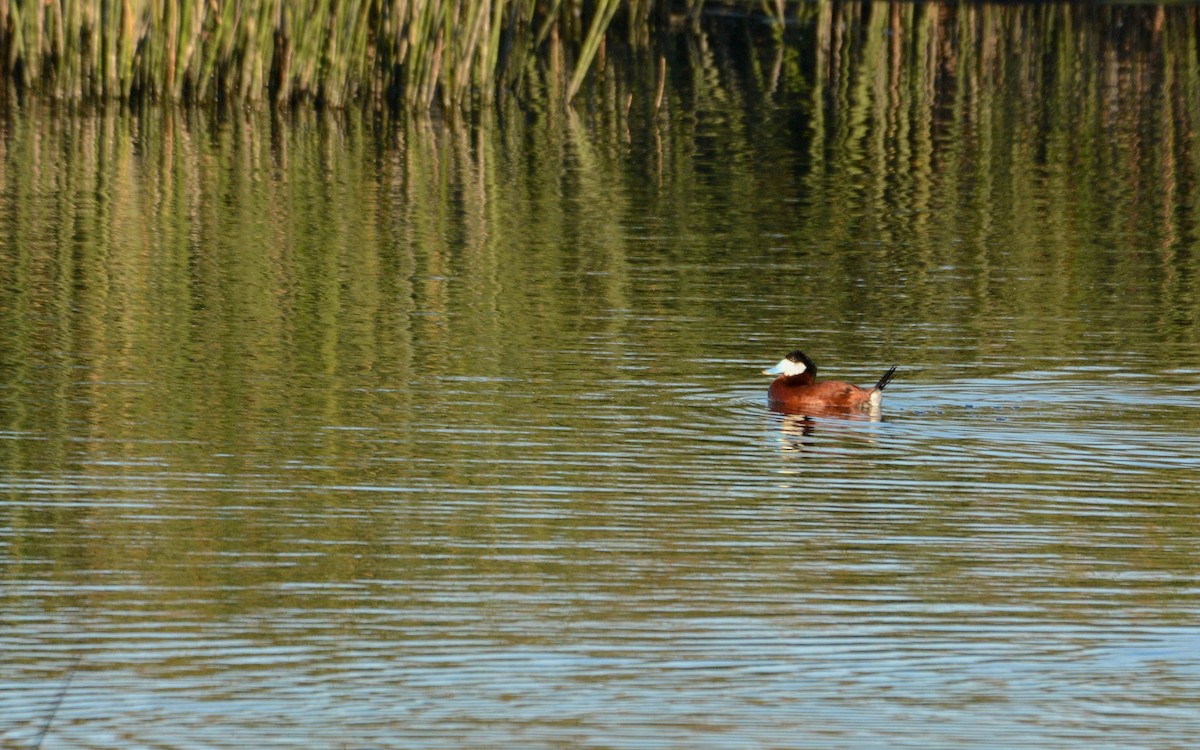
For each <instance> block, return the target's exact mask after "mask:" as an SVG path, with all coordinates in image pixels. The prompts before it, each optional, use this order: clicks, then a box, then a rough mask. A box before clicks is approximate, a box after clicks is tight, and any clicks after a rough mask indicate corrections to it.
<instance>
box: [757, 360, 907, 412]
mask: <svg viewBox="0 0 1200 750" xmlns="http://www.w3.org/2000/svg"><path fill="white" fill-rule="evenodd" d="M895 374H896V366H895V365H893V366H892V369H890V370H888V371H887V372H885V373H884V374H883V377H882V378H880V379H879V382H878V383H876V384H875V387H874V388H860V387H858V386H857V385H851V384H850V383H843V382H841V381H840V380H826V381H824V382H821V383H818V382H816V381H817V366H816V365H815V364H813V361H812V360H811V359H809V358H808V355H807V354H805V353H804V352H802V351H800V350H799V349H797V350H795V351H794V352H792V353H791V354H788V355H787V356H786V357H784V358H783V359H781V360H780V361H779V364H777V365H775V366H774V367H772V368H771V369H769V370H763V375H776V376H778V377H776V378H775V380H774V381H772V383H771V388H770V389H769V390H768V391H767V401H768V402H769V403H770V405H771V408H772V409H775V410H776V411H784V412H805V413H812V412H814V411H815V412H838V411H841V412H847V411H852V410H868V409H870V410H876V409H878V408H879V404H880V402H881V401H883V389H884V388H885V387H886V386H887V384H888V383H889V382H891V380H892V376H893V375H895Z"/></svg>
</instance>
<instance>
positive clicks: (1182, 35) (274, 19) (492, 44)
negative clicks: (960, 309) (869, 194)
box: [0, 0, 1200, 116]
mask: <svg viewBox="0 0 1200 750" xmlns="http://www.w3.org/2000/svg"><path fill="white" fill-rule="evenodd" d="M1198 18H1200V9H1198V8H1197V7H1195V6H1177V5H1166V6H1162V5H1160V6H1145V5H1129V6H1119V5H1107V4H1105V5H1099V4H1086V3H1084V4H1078V3H1076V4H1069V3H1063V4H1057V3H1056V4H1043V3H1030V4H1007V3H1005V4H987V3H950V2H902V3H897V2H839V1H835V0H803V1H802V2H796V1H795V0H707V2H706V1H705V0H675V2H670V1H669V0H668V1H666V2H655V0H305V1H304V2H300V3H296V2H290V1H289V0H178V1H177V2H173V1H171V0H166V1H163V0H157V1H154V0H0V101H2V102H4V103H5V104H9V105H11V104H13V103H20V102H23V101H27V100H29V99H42V100H49V101H53V102H64V103H70V104H103V103H107V102H121V103H124V104H128V105H134V106H139V105H142V104H145V103H151V102H166V103H182V104H189V105H198V106H206V105H217V106H251V105H262V104H267V105H271V106H274V107H315V108H317V109H341V108H347V107H352V106H358V107H365V108H368V109H375V110H384V109H390V110H392V111H400V112H441V113H443V114H446V115H450V116H453V115H456V114H461V113H468V112H479V111H486V110H490V109H492V108H495V107H496V106H497V104H505V103H509V102H511V101H513V100H515V101H516V102H517V103H518V104H519V105H521V106H533V107H536V108H545V107H555V106H562V105H564V104H570V103H571V102H572V101H573V100H575V99H577V97H578V95H579V94H581V93H588V94H589V95H591V96H595V95H597V92H599V95H600V96H601V97H602V98H608V99H609V101H610V103H615V104H616V105H617V106H618V107H622V108H624V109H628V108H629V107H630V104H631V102H632V99H633V97H634V93H633V92H634V91H636V92H638V96H639V97H641V98H642V99H644V100H646V101H648V102H649V103H650V104H651V106H652V109H653V111H654V112H657V111H658V110H659V109H660V107H661V106H662V104H663V97H664V88H665V87H666V84H667V82H668V81H669V80H673V79H674V80H677V81H678V80H684V81H692V82H698V81H699V80H700V79H707V80H708V81H711V80H712V79H714V78H716V79H719V80H723V81H729V80H733V81H734V82H735V83H738V84H740V85H741V86H742V87H743V88H747V89H749V90H752V91H758V92H760V93H766V94H770V93H771V92H773V91H775V90H776V89H777V88H778V87H779V84H780V79H781V78H782V77H786V76H787V74H788V73H793V74H795V75H793V76H792V77H793V78H795V77H796V75H799V76H800V77H802V78H805V79H806V80H807V81H808V82H809V84H808V85H809V86H810V87H811V88H813V89H821V90H825V91H828V87H829V85H836V84H837V82H838V81H839V80H843V79H848V78H852V77H854V76H855V75H856V71H857V70H861V69H864V68H865V69H873V70H886V69H888V68H893V69H895V70H897V71H898V70H901V69H905V70H908V71H909V72H908V75H911V76H913V77H917V78H924V79H926V81H927V83H928V84H930V86H929V87H928V90H929V91H930V92H932V91H933V87H935V86H936V85H937V84H938V83H939V82H941V83H944V82H945V81H947V80H952V79H953V80H958V81H961V80H962V79H963V78H964V77H966V78H976V77H978V78H981V79H984V80H987V79H988V78H989V77H993V76H995V75H997V74H998V73H999V74H1004V73H1010V74H1011V73H1013V72H1015V73H1017V74H1019V75H1038V74H1044V73H1046V72H1049V73H1053V72H1054V71H1067V70H1074V69H1077V68H1078V67H1079V65H1080V63H1081V62H1082V61H1087V62H1089V63H1090V64H1099V65H1101V66H1108V67H1109V68H1110V69H1113V70H1116V73H1117V75H1118V77H1119V76H1120V70H1119V68H1120V63H1121V60H1123V59H1126V58H1128V57H1129V56H1130V55H1147V56H1152V57H1155V58H1157V59H1159V60H1161V61H1162V62H1163V64H1167V65H1171V66H1172V67H1175V65H1176V63H1177V62H1178V66H1179V67H1180V68H1181V70H1182V71H1183V72H1184V74H1185V75H1186V77H1187V78H1188V80H1187V81H1186V82H1187V83H1188V84H1189V85H1192V86H1194V85H1195V80H1196V79H1195V78H1194V77H1193V76H1195V74H1196V68H1197V49H1196V48H1197V42H1196V38H1197V33H1196V31H1197V28H1198V27H1200V23H1198ZM1016 57H1023V58H1024V62H1021V63H1014V62H1013V59H1014V58H1016ZM998 63H999V64H1001V65H1003V66H1004V69H1001V68H1000V67H998V65H997V64H998ZM967 64H969V65H971V66H973V67H972V68H970V69H965V70H964V65H967ZM1020 66H1023V67H1024V68H1025V70H1020V69H1019V67H1020ZM734 68H736V69H737V71H738V72H737V73H731V71H732V70H733V69H734ZM786 68H790V69H791V70H790V71H789V70H785V69H786ZM747 71H748V72H747ZM747 75H748V76H750V79H749V80H746V76H747ZM735 76H740V79H739V78H737V77H735ZM613 81H616V82H617V85H616V87H615V91H614V90H613V89H612V88H611V87H609V88H608V89H607V90H606V84H607V83H611V82H613ZM1118 83H1119V81H1118ZM694 85H702V84H694ZM955 85H958V84H955ZM1064 85H1065V82H1064ZM614 93H615V97H614V96H613V95H614ZM1101 93H1103V92H1101Z"/></svg>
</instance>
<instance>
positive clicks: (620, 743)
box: [0, 5, 1200, 749]
mask: <svg viewBox="0 0 1200 750" xmlns="http://www.w3.org/2000/svg"><path fill="white" fill-rule="evenodd" d="M870 7H884V6H870ZM886 7H889V8H890V7H891V6H886ZM916 7H917V8H918V10H913V6H908V5H906V6H904V8H907V9H908V10H905V11H904V12H905V13H910V12H911V13H916V12H919V8H921V7H924V6H916ZM1046 7H1048V6H1046ZM1012 12H1014V13H1015V12H1018V11H1015V10H1014V11H1012ZM1129 12H1130V13H1133V14H1137V13H1145V14H1150V15H1147V16H1146V18H1148V19H1150V20H1151V21H1152V20H1153V18H1154V16H1153V13H1154V9H1153V8H1152V7H1149V6H1146V7H1143V8H1142V9H1141V10H1136V11H1132V10H1131V11H1129ZM1175 12H1176V11H1172V13H1175ZM963 13H964V14H965V13H966V11H963ZM1001 17H1002V18H1003V16H1001ZM1137 18H1141V16H1137ZM1173 19H1175V16H1174V15H1171V16H1167V17H1166V20H1165V21H1164V22H1163V23H1164V24H1165V26H1160V28H1166V29H1167V31H1166V32H1163V33H1166V34H1169V33H1170V29H1172V28H1174V27H1172V26H1171V23H1173V22H1176V21H1174V20H1173ZM944 20H945V19H944V18H943V20H942V21H936V19H935V21H934V22H931V23H932V24H933V25H931V26H930V28H934V27H936V24H937V23H942V22H944ZM968 20H969V19H959V21H960V22H961V23H963V24H967V21H968ZM864 23H865V22H864ZM807 28H809V27H802V28H801V29H800V30H799V31H798V32H797V33H801V34H804V33H807V32H806V31H805V29H807ZM873 28H875V27H873V26H870V25H869V24H868V26H867V28H866V29H865V30H862V32H861V33H862V34H865V35H866V37H870V35H871V34H872V33H876V32H879V33H883V30H882V29H876V30H875V31H872V30H871V29H873ZM939 28H940V27H939ZM1031 28H1033V29H1034V31H1029V32H1026V33H1031V34H1032V33H1036V26H1034V27H1031ZM1123 28H1135V29H1136V28H1143V29H1147V30H1153V29H1154V28H1155V27H1154V25H1153V24H1152V23H1150V22H1149V21H1147V22H1146V23H1145V24H1143V25H1141V26H1139V25H1137V24H1133V23H1132V22H1131V23H1129V24H1127V25H1126V26H1125V27H1123ZM1080 33H1086V29H1085V31H1084V32H1080ZM1146 33H1150V31H1147V32H1146ZM818 36H819V34H818ZM955 38H956V39H959V41H958V42H955V43H954V44H968V43H969V42H966V41H962V39H965V38H967V37H955ZM1006 38H1007V37H1006ZM1139 38H1140V37H1139ZM1168 38H1169V37H1168ZM793 41H794V43H795V44H797V45H799V46H797V47H796V48H795V49H799V50H801V52H800V53H798V54H801V56H803V55H804V54H808V53H807V52H803V50H808V49H809V47H806V46H804V45H805V44H810V43H811V42H805V41H804V40H803V39H801V40H799V41H795V40H793ZM1135 41H1136V40H1135ZM1014 43H1015V42H1014ZM848 44H849V43H848ZM863 44H865V45H867V46H868V47H869V39H868V40H867V41H866V42H863ZM947 44H950V42H947ZM1123 44H1124V46H1121V45H1117V46H1116V47H1115V48H1114V49H1116V50H1117V51H1115V52H1113V53H1112V55H1113V56H1112V57H1105V58H1104V59H1105V60H1107V62H1106V65H1108V66H1109V67H1108V68H1104V69H1103V70H1101V71H1100V72H1092V71H1093V67H1094V58H1092V57H1089V58H1088V59H1087V60H1080V61H1077V62H1078V64H1079V66H1080V67H1079V69H1078V71H1076V76H1077V77H1080V78H1081V79H1082V80H1085V81H1087V80H1091V79H1090V78H1089V76H1093V75H1095V76H1097V77H1098V79H1097V80H1100V79H1101V78H1102V80H1103V81H1106V82H1107V83H1106V84H1105V86H1109V88H1105V87H1104V86H1100V87H1099V89H1097V88H1088V87H1086V86H1085V87H1083V88H1082V89H1079V88H1078V87H1076V86H1074V85H1072V86H1067V87H1054V86H1051V85H1050V83H1046V82H1045V81H1044V80H1043V78H1041V77H1038V76H1033V77H1032V78H1030V79H1028V80H1026V82H1027V83H1029V82H1030V81H1033V83H1029V85H1036V86H1041V85H1045V86H1046V87H1047V89H1046V90H1040V89H1038V90H1036V91H1034V92H1033V93H1034V94H1035V95H1034V96H1030V95H1029V91H1028V90H1027V89H1022V88H1020V87H1017V88H1013V89H1009V88H1006V87H1005V86H1004V85H1003V81H1002V80H999V79H997V80H992V79H987V80H982V82H981V80H977V79H974V78H972V79H971V80H969V81H967V80H966V77H965V74H964V78H963V79H955V78H953V76H952V75H951V72H952V70H957V69H952V68H951V67H950V66H948V64H947V67H945V68H940V67H939V68H938V70H941V71H942V73H940V74H939V75H941V76H943V77H941V78H938V79H937V86H936V87H935V89H934V93H935V95H936V97H935V98H937V100H936V101H932V102H923V103H921V102H922V100H920V95H921V92H927V89H926V84H927V81H926V79H925V78H922V77H921V76H919V75H916V73H912V74H911V75H910V71H909V67H908V63H907V62H904V64H902V65H901V64H899V63H898V64H897V65H896V66H893V65H892V63H891V62H889V58H887V57H886V56H885V57H883V58H880V60H878V61H877V62H878V65H879V67H877V68H876V67H872V65H874V64H875V61H874V58H871V57H870V55H869V54H867V53H865V52H864V53H863V57H861V58H857V57H855V58H853V60H852V61H853V62H854V65H853V66H850V67H848V68H846V69H847V70H855V71H858V72H857V73H854V75H860V76H862V79H861V80H862V81H863V82H865V83H864V85H863V86H856V85H855V83H854V80H851V81H848V82H847V81H843V80H841V79H840V78H838V76H840V75H848V74H845V73H844V72H843V73H838V72H837V71H834V70H824V72H821V71H822V70H823V69H822V68H820V67H819V65H818V66H815V67H814V66H809V65H808V64H807V63H804V64H800V66H799V68H793V67H792V64H791V63H790V62H787V61H786V60H785V61H784V62H783V63H781V65H782V67H781V68H780V69H779V71H777V73H778V75H779V76H780V79H779V81H777V82H776V83H777V87H776V88H774V89H772V90H771V91H770V92H769V93H768V94H764V95H763V96H765V97H767V98H766V99H765V100H763V101H758V100H754V99H753V97H751V96H750V94H749V93H748V91H744V90H743V89H742V88H740V87H742V86H749V84H746V83H745V82H744V81H741V82H738V81H732V82H731V81H725V82H724V83H723V84H721V85H724V86H728V87H729V88H728V89H721V90H719V91H716V92H714V91H708V90H705V89H704V88H703V86H704V85H707V84H706V83H705V82H695V81H694V82H691V84H690V86H689V85H684V84H682V83H680V82H673V83H672V85H671V87H670V88H669V89H668V92H667V96H666V104H665V105H664V107H665V109H664V111H663V112H660V113H658V114H657V115H654V116H647V117H640V116H639V115H638V112H639V109H638V107H637V106H634V107H633V108H632V109H631V110H630V111H629V112H627V113H625V115H624V116H626V117H628V121H623V122H617V124H616V125H614V124H613V121H609V120H608V119H606V115H604V114H603V112H599V113H597V112H592V113H590V114H579V113H577V115H579V116H571V117H567V118H566V119H565V120H559V119H556V118H554V117H549V116H547V117H545V118H541V117H530V118H528V119H526V120H522V119H521V118H516V119H515V120H508V121H505V122H504V123H503V125H502V126H501V125H495V126H493V127H488V126H480V127H479V128H477V129H475V130H472V131H470V132H460V131H458V130H456V129H455V128H453V127H451V126H448V125H447V126H433V125H429V124H424V125H417V124H403V125H392V124H381V123H377V122H364V121H361V120H359V119H358V118H356V117H354V116H347V117H345V118H341V119H337V118H327V119H313V120H306V119H303V118H302V117H299V116H297V117H296V118H295V119H287V118H276V119H271V118H269V117H262V118H259V117H257V116H239V117H238V118H234V119H233V120H228V119H226V120H220V119H215V118H214V119H211V120H210V119H208V118H207V117H204V116H201V115H197V114H186V113H175V114H169V113H168V114H153V113H147V114H143V115H141V116H133V115H130V114H128V113H103V114H85V115H82V114H81V115H71V116H67V115H63V114H61V113H60V114H52V113H49V112H43V111H38V110H36V109H25V110H20V111H18V112H16V113H14V114H12V115H10V116H9V117H8V119H6V120H4V121H3V122H4V125H3V128H2V129H0V164H2V169H3V171H0V232H2V233H3V241H2V243H0V285H2V287H3V292H2V296H0V747H4V748H10V747H11V748H32V747H38V746H40V747H43V748H47V749H49V748H138V747H171V748H224V747H231V748H232V747H238V748H245V747H331V748H342V747H344V748H381V747H389V748H392V747H394V748H401V747H403V748H414V747H480V746H509V747H548V746H552V747H571V746H581V747H648V746H661V747H721V748H725V747H809V748H904V747H921V748H930V747H936V748H962V747H996V748H1000V747H1040V748H1097V747H1111V748H1130V747H1146V748H1185V747H1191V746H1193V745H1194V744H1195V743H1196V740H1197V737H1200V576H1198V573H1200V567H1198V566H1200V563H1198V562H1197V561H1200V459H1197V456H1200V254H1198V253H1197V240H1196V233H1195V229H1194V228H1195V227H1196V226H1197V222H1196V221H1195V219H1196V218H1197V216H1200V203H1198V201H1197V197H1196V195H1193V193H1195V192H1196V187H1195V186H1196V185H1198V184H1200V180H1198V179H1197V178H1198V177H1200V166H1198V165H1197V163H1196V157H1195V153H1200V150H1196V149H1194V146H1195V142H1194V137H1193V136H1192V135H1191V134H1190V132H1191V131H1188V132H1185V131H1184V130H1182V129H1178V128H1177V127H1176V126H1177V124H1178V123H1179V122H1181V121H1184V120H1187V119H1188V118H1189V117H1190V116H1191V114H1190V112H1191V110H1189V109H1187V108H1186V106H1185V105H1184V104H1179V102H1185V103H1186V101H1190V99H1187V97H1183V95H1182V94H1181V97H1182V98H1181V99H1180V100H1178V101H1176V100H1172V101H1176V104H1179V107H1182V109H1179V108H1177V109H1173V110H1172V109H1170V108H1164V107H1163V106H1158V104H1161V102H1158V100H1156V99H1155V100H1153V101H1152V103H1154V102H1158V103H1155V104H1154V106H1149V105H1148V106H1145V107H1142V108H1136V107H1135V108H1133V110H1132V114H1129V113H1128V112H1127V111H1126V110H1125V109H1121V108H1120V107H1115V106H1114V107H1113V108H1112V109H1111V110H1109V111H1111V112H1120V113H1125V114H1122V115H1121V116H1120V117H1116V116H1115V115H1114V117H1116V120H1115V125H1113V126H1112V127H1107V126H1106V128H1100V127H1097V129H1096V130H1090V129H1088V128H1083V129H1082V130H1080V131H1077V132H1076V131H1073V132H1075V136H1073V137H1072V138H1066V139H1064V138H1063V137H1062V132H1063V131H1062V127H1065V125H1064V123H1071V122H1074V121H1075V114H1076V113H1077V111H1078V108H1081V107H1085V104H1086V101H1090V100H1084V99H1077V98H1075V97H1083V96H1084V94H1083V93H1080V92H1082V91H1090V92H1091V94H1089V95H1090V96H1096V97H1099V98H1100V99H1101V100H1103V101H1108V102H1110V103H1112V102H1119V103H1126V102H1128V101H1134V100H1131V99H1130V98H1129V97H1130V96H1132V95H1131V94H1130V92H1129V90H1128V89H1127V88H1125V87H1124V86H1125V83H1126V82H1128V81H1142V80H1159V79H1158V78H1157V76H1161V75H1165V72H1164V69H1163V66H1164V65H1165V64H1164V63H1163V59H1162V58H1161V57H1154V56H1151V57H1148V58H1143V57H1140V56H1139V54H1138V52H1137V50H1139V49H1141V48H1140V47H1138V45H1137V44H1133V43H1129V41H1128V40H1125V42H1123ZM935 48H936V49H938V50H941V49H943V48H942V47H937V46H936V45H933V46H931V47H929V48H927V49H926V53H929V54H933V53H932V52H929V50H933V49H935ZM1147 48H1149V47H1147ZM847 49H849V50H850V52H847V53H846V54H850V55H852V56H853V54H857V53H854V49H856V48H855V47H854V45H853V44H850V46H849V47H847ZM882 49H888V48H887V47H883V48H882ZM923 49H925V48H923ZM1130 50H1133V51H1130ZM1008 51H1009V53H1011V60H1013V61H1017V60H1022V61H1023V60H1026V59H1027V56H1023V53H1022V51H1021V50H1020V49H1010V50H1008ZM959 52H961V53H962V56H961V60H960V61H961V64H962V65H963V66H977V67H976V68H973V70H983V69H986V68H987V66H988V65H997V66H1000V67H1001V68H1003V67H1004V65H1005V64H1006V63H1005V62H1004V60H1005V59H1008V58H1005V56H1004V54H999V56H998V57H996V58H988V59H987V60H982V61H981V60H978V59H975V58H971V57H969V56H968V55H967V54H966V52H965V51H963V50H959ZM901 53H902V57H901V58H899V59H901V60H908V57H907V55H916V54H918V53H917V52H915V51H913V50H908V51H897V52H895V54H901ZM922 54H925V53H922ZM788 59H790V58H788ZM956 59H957V58H956ZM944 63H945V61H940V62H937V64H938V65H942V64H944ZM1013 64H1014V65H1015V64H1016V63H1015V62H1014V63H1013ZM1022 64H1023V63H1022ZM856 66H857V67H856ZM935 67H936V66H935ZM722 70H723V69H722ZM764 70H768V71H769V69H764ZM1006 70H1007V69H1006ZM947 71H951V72H947ZM1105 71H1107V73H1106V75H1108V77H1102V74H1105ZM759 72H760V73H761V72H762V71H759ZM1011 72H1012V71H1011V70H1009V73H1011ZM1169 72H1170V74H1171V75H1173V76H1175V78H1172V79H1171V80H1172V81H1179V80H1184V79H1186V80H1188V81H1190V80H1193V79H1191V78H1188V76H1190V75H1192V68H1191V67H1187V68H1181V69H1179V70H1176V69H1174V68H1172V69H1171V70H1170V71H1169ZM764 74H765V73H764ZM822 75H827V76H830V78H829V79H828V80H825V79H823V78H821V76H822ZM813 76H816V78H813ZM889 76H894V77H895V79H894V80H893V79H890V78H889ZM947 76H949V77H947ZM1000 78H1003V77H1000ZM856 80H857V79H856ZM1023 80H1024V79H1023ZM1072 80H1074V79H1072ZM1195 80H1197V81H1200V74H1197V77H1196V78H1195ZM873 81H891V83H890V84H889V85H887V86H882V87H880V88H875V87H874V84H872V85H865V84H866V83H871V82H873ZM708 83H711V82H708ZM823 85H824V86H826V88H822V86H823ZM1098 85H1099V84H1098ZM1171 85H1175V84H1171ZM1189 85H1190V84H1189ZM972 87H978V88H972ZM750 88H753V87H750ZM1168 89H1169V90H1175V89H1170V87H1169V86H1168ZM1138 90H1139V91H1142V89H1138ZM1152 90H1154V89H1153V87H1149V88H1147V89H1145V91H1143V93H1145V92H1147V91H1152ZM1180 90H1182V91H1185V92H1186V91H1190V90H1192V89H1191V88H1188V86H1187V85H1185V86H1183V87H1182V88H1181V89H1180ZM722 92H725V94H728V93H729V92H734V93H738V92H741V94H744V95H745V96H746V97H747V99H746V100H744V101H743V100H741V99H739V98H738V96H727V95H721V94H722ZM964 92H965V93H964ZM1146 95H1147V96H1151V94H1149V93H1147V94H1146ZM896 96H900V97H908V98H909V99H906V101H909V100H911V101H915V102H919V103H918V104H914V105H913V106H912V108H911V109H910V108H904V107H896V106H895V102H896V99H895V98H894V97H896ZM959 96H961V97H963V98H962V99H958V98H956V97H959ZM1154 96H1158V94H1154ZM1163 96H1167V95H1166V94H1163ZM859 97H861V98H859ZM1105 97H1110V98H1109V99H1106V98H1105ZM814 101H816V102H820V103H821V106H820V107H818V108H817V109H814V108H813V102H814ZM1043 101H1044V102H1049V103H1048V104H1046V105H1045V109H1044V111H1042V112H1041V114H1040V115H1039V116H1031V113H1030V112H1029V111H1028V108H1030V107H1039V106H1041V105H1039V104H1037V102H1043ZM1136 101H1139V102H1140V101H1141V100H1136ZM926 105H927V106H928V110H922V109H921V107H924V106H926ZM1187 106H1192V107H1194V106H1195V104H1194V102H1193V103H1192V104H1190V105H1187ZM914 112H916V113H917V114H913V113H914ZM921 112H924V114H921ZM613 116H614V117H615V116H617V115H613ZM1123 118H1124V119H1123ZM854 123H857V124H854ZM1029 123H1034V125H1032V126H1031V125H1030V124H1029ZM1110 124H1111V123H1110ZM1114 128H1115V129H1114ZM1031 144H1041V148H1040V149H1039V148H1034V147H1033V146H1031ZM1047 144H1048V145H1047ZM905 154H907V155H908V156H907V157H905V158H898V157H899V156H902V155H905ZM922 154H924V155H925V156H922ZM926 157H929V158H926ZM1110 157H1111V158H1110ZM1164 207H1165V208H1164ZM796 347H803V348H804V349H805V350H806V351H807V352H808V353H809V354H810V355H811V356H812V357H813V359H815V360H816V362H817V363H818V365H819V368H820V376H821V377H829V378H838V379H847V380H850V381H853V382H856V383H859V384H864V385H866V384H870V383H873V382H875V380H876V379H877V378H878V377H879V376H880V375H881V374H882V373H883V372H884V371H885V370H886V369H887V367H889V366H890V365H892V364H898V365H899V370H898V373H897V376H896V378H895V380H894V381H893V382H892V384H891V385H890V386H889V387H888V389H887V392H886V398H885V400H884V407H883V410H882V414H881V415H880V417H879V418H871V417H869V416H868V415H857V416H855V417H852V418H851V417H846V418H838V417H831V416H824V417H822V416H806V415H802V414H787V415H785V414H778V413H775V412H772V411H771V410H769V409H768V408H767V404H766V398H765V393H766V387H767V384H768V382H769V379H768V378H766V377H764V376H762V375H760V374H759V373H760V371H761V370H762V369H763V368H764V367H769V366H771V365H773V364H774V363H775V362H777V361H778V360H779V358H780V357H781V356H782V355H783V354H785V353H786V352H787V351H789V350H791V349H793V348H796Z"/></svg>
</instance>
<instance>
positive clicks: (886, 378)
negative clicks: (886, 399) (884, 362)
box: [875, 365, 896, 391]
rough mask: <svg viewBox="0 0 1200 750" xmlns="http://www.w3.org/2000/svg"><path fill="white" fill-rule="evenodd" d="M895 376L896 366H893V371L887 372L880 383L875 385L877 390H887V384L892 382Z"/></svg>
mask: <svg viewBox="0 0 1200 750" xmlns="http://www.w3.org/2000/svg"><path fill="white" fill-rule="evenodd" d="M895 374H896V365H892V369H890V370H888V371H887V372H885V373H884V374H883V377H882V378H880V379H879V382H878V383H876V384H875V390H877V391H882V390H883V389H884V388H886V387H887V384H888V383H890V382H892V376H893V375H895Z"/></svg>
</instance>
